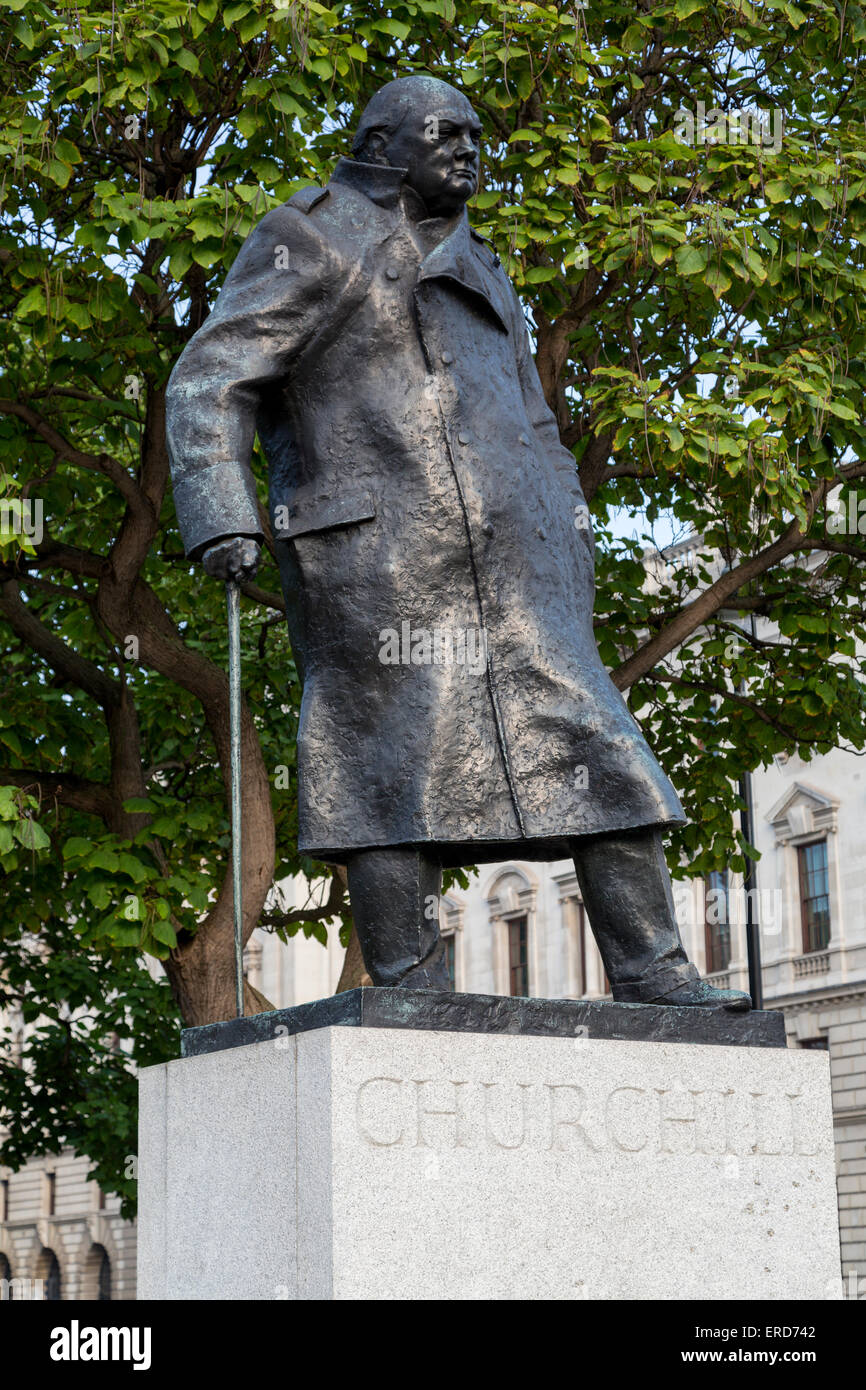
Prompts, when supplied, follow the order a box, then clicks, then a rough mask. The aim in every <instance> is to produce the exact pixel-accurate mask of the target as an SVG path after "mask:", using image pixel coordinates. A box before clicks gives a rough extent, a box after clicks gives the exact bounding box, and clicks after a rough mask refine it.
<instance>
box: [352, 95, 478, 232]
mask: <svg viewBox="0 0 866 1390" xmlns="http://www.w3.org/2000/svg"><path fill="white" fill-rule="evenodd" d="M480 149H481V124H480V122H479V120H478V117H477V116H476V115H475V112H474V111H473V109H472V106H471V105H470V103H469V102H468V101H467V99H466V97H465V96H464V95H463V93H462V92H459V91H458V90H457V88H456V87H451V86H449V84H448V83H447V82H442V81H440V80H439V78H438V77H428V76H425V75H423V74H419V75H418V76H413V77H398V78H396V79H395V81H393V82H388V83H386V85H385V86H384V87H381V88H380V89H379V91H378V92H377V93H376V94H375V96H374V97H372V98H371V100H370V101H369V102H368V104H367V106H366V107H365V109H364V112H363V114H362V116H361V120H360V122H359V123H358V130H357V133H356V135H355V139H354V142H353V145H352V153H353V155H354V156H355V158H356V159H362V160H365V161H367V162H368V163H371V164H390V165H392V166H394V167H395V168H400V169H405V170H406V171H407V174H406V182H407V183H408V184H409V185H410V187H412V188H414V190H415V192H416V193H417V194H418V195H419V197H420V198H421V199H422V200H423V201H424V203H425V204H426V206H427V208H428V211H429V212H430V214H431V216H449V215H451V214H453V213H455V212H457V211H458V210H459V209H460V208H461V207H462V206H463V204H464V203H465V202H466V200H467V199H468V198H471V197H472V194H473V193H474V192H475V190H476V188H477V186H478V169H479V161H480Z"/></svg>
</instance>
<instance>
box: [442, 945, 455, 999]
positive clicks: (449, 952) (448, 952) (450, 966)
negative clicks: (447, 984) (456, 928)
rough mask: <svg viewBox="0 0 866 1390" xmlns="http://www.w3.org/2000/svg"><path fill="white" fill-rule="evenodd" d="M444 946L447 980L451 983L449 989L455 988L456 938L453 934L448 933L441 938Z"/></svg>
mask: <svg viewBox="0 0 866 1390" xmlns="http://www.w3.org/2000/svg"><path fill="white" fill-rule="evenodd" d="M442 941H443V944H444V946H445V968H446V970H447V971H448V979H449V980H450V981H451V988H452V989H456V988H457V937H456V936H455V934H454V932H453V931H452V932H449V933H448V935H447V936H443V937H442Z"/></svg>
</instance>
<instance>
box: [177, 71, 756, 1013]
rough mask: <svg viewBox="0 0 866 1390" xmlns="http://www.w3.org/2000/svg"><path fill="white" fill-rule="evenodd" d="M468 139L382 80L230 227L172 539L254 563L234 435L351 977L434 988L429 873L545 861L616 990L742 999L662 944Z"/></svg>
mask: <svg viewBox="0 0 866 1390" xmlns="http://www.w3.org/2000/svg"><path fill="white" fill-rule="evenodd" d="M480 140H481V127H480V124H479V122H478V119H477V117H476V115H475V113H474V111H473V109H472V107H471V106H470V104H469V102H468V101H467V99H466V98H465V97H464V96H463V95H462V93H460V92H459V91H457V90H456V89H455V88H453V87H451V86H448V85H447V84H446V83H444V82H441V81H438V80H437V79H435V78H432V77H425V76H415V77H407V78H401V79H398V80H396V81H394V82H389V83H388V84H387V85H386V86H385V87H383V88H382V89H381V90H380V91H379V92H377V94H376V95H375V96H374V97H373V99H372V100H371V101H370V103H369V105H368V106H367V108H366V110H365V111H364V113H363V115H362V117H361V122H360V125H359V127H358V131H357V134H356V136H355V140H354V144H353V148H352V157H351V158H343V159H340V161H339V162H338V164H337V166H336V168H335V170H334V174H333V177H332V178H331V181H330V183H329V184H328V185H327V187H326V188H305V189H303V190H302V191H301V192H300V193H297V194H295V196H294V197H293V198H291V199H290V200H289V201H288V202H287V203H286V204H285V205H284V206H282V207H280V208H277V209H276V210H274V211H273V212H270V213H268V214H267V216H266V217H264V218H263V219H262V221H261V222H260V223H259V225H258V226H257V227H256V228H255V230H254V231H253V232H252V234H251V235H250V236H249V238H248V239H247V241H246V243H245V244H244V246H243V248H242V250H241V252H240V254H239V255H238V257H237V260H236V261H235V263H234V265H233V266H232V269H231V271H230V273H229V275H228V276H227V278H226V281H225V285H224V288H223V290H222V292H221V294H220V296H219V299H218V300H217V303H216V306H215V308H214V310H213V312H212V313H211V314H210V317H209V318H208V319H207V320H206V322H205V323H204V324H203V326H202V327H201V328H200V329H199V331H198V332H197V333H196V334H195V336H194V337H193V338H192V340H191V341H190V343H189V344H188V346H187V348H186V350H185V351H184V353H183V355H182V357H181V358H180V361H179V362H178V364H177V366H176V367H175V369H174V372H173V374H172V377H171V382H170V386H169V400H168V431H169V448H170V453H171V459H172V470H173V477H174V495H175V502H176V506H177V514H178V519H179V522H180V527H181V532H182V535H183V539H184V544H185V547H186V552H187V554H188V555H189V556H190V557H191V558H193V559H201V560H202V563H203V565H204V568H205V570H206V571H207V572H208V573H209V574H211V575H213V576H216V577H220V578H223V579H226V578H235V579H241V580H243V579H249V578H251V577H252V576H253V575H254V574H255V572H256V568H257V565H258V561H259V547H260V544H261V542H262V540H263V532H262V527H261V524H260V520H259V512H258V506H257V500H256V492H255V486H254V481H253V476H252V473H251V470H250V457H251V451H252V446H253V441H254V437H255V434H256V432H258V436H259V439H260V440H261V443H262V446H263V449H264V452H265V455H266V457H267V459H268V463H269V493H270V514H271V521H272V525H273V534H274V540H275V547H276V551H277V556H278V560H279V567H280V574H281V580H282V587H283V593H284V595H285V600H286V607H287V612H288V624H289V632H290V635H291V641H292V646H293V649H294V652H295V656H296V661H297V665H298V670H299V674H300V677H301V680H302V681H303V698H302V703H301V713H300V724H299V729H298V775H299V794H300V806H299V827H300V829H299V845H300V848H301V849H302V850H303V851H304V852H305V853H307V854H310V855H312V856H314V857H315V858H317V859H322V860H324V861H326V862H332V863H343V864H345V865H346V866H347V872H348V882H349V893H350V898H351V905H352V912H353V916H354V921H355V925H356V928H357V932H358V937H359V940H360V944H361V949H362V951H363V955H364V960H365V963H366V966H367V970H368V972H369V974H370V976H371V978H372V980H373V981H374V983H375V984H377V985H397V986H405V987H411V988H416V989H447V988H448V987H449V983H448V977H447V973H446V969H445V964H444V957H443V949H442V943H441V941H440V939H439V926H438V919H437V914H436V912H435V911H433V912H431V911H430V903H431V902H434V903H435V902H438V895H439V892H440V889H441V875H442V868H443V866H449V865H450V866H454V865H462V864H471V863H479V862H489V861H497V860H502V859H505V858H520V859H534V860H552V859H559V858H563V857H565V856H571V857H572V858H573V859H574V863H575V868H576V872H577V877H578V881H579V884H580V887H581V891H582V894H583V899H584V902H585V904H586V908H587V912H588V915H589V920H590V923H591V926H592V929H593V932H594V934H595V937H596V940H597V942H598V945H599V949H600V951H601V955H602V957H603V960H604V964H605V968H606V970H607V974H608V978H609V980H610V983H611V988H612V991H613V996H614V998H615V999H617V1000H624V1001H631V1002H635V1003H662V1004H680V1005H682V1004H685V1005H704V1006H711V1007H713V1006H715V1007H724V1008H728V1009H748V1008H749V1006H750V999H749V996H748V995H747V994H743V993H739V992H736V991H731V990H719V989H714V988H713V987H711V986H710V985H709V984H707V983H706V982H705V981H704V980H702V979H701V978H700V977H699V975H698V972H697V970H696V969H695V967H694V966H693V965H691V964H690V963H689V961H688V959H687V957H686V954H685V951H684V949H683V945H682V942H681V940H680V935H679V931H678V928H677V924H676V918H675V915H674V906H673V898H672V893H671V886H670V879H669V875H668V871H667V867H666V864H665V860H664V855H663V851H662V839H661V833H662V831H663V830H664V828H665V827H669V826H673V825H676V824H680V823H682V821H683V812H682V808H681V806H680V803H679V800H678V798H677V796H676V793H675V792H674V789H673V787H672V786H671V784H670V782H669V781H668V779H667V777H666V776H665V775H664V773H663V772H662V770H661V768H660V767H659V765H658V763H657V762H656V760H655V758H654V757H653V756H652V754H651V752H650V750H649V748H648V746H647V744H646V742H645V741H644V739H643V737H642V735H641V733H640V730H639V728H638V726H637V724H636V723H635V721H634V719H633V718H632V716H631V714H630V713H629V711H628V709H627V707H626V704H625V702H624V700H623V698H622V696H621V695H620V694H619V692H618V691H617V690H616V688H615V687H614V685H613V684H612V682H611V681H610V679H609V677H608V675H607V673H606V672H605V670H604V667H603V666H602V663H601V660H600V658H599V655H598V652H597V649H596V645H595V641H594V638H593V628H592V608H593V594H594V576H593V540H592V535H591V531H590V530H589V529H588V526H586V525H581V524H580V522H581V521H582V519H583V518H585V516H586V510H585V502H584V498H583V493H582V492H581V488H580V483H579V480H578V474H577V469H576V466H575V461H574V458H573V456H572V454H571V453H570V452H569V451H568V450H567V449H566V448H565V447H564V446H563V445H562V444H561V443H560V439H559V435H558V431H557V426H556V422H555V420H554V417H553V415H552V413H551V411H550V410H549V409H548V406H547V404H546V402H545V400H544V396H543V394H542V390H541V385H540V382H539V379H538V375H537V372H536V369H535V365H534V362H533V359H532V355H531V352H530V346H529V341H528V337H527V330H526V324H525V321H524V316H523V312H522V310H521V307H520V304H519V302H518V299H517V296H516V294H515V292H514V290H513V288H512V286H511V284H510V282H509V280H508V278H507V276H506V274H505V272H504V270H503V269H502V266H501V265H500V263H499V260H498V259H497V257H496V256H495V254H494V253H493V251H492V250H491V249H490V247H489V246H488V245H487V244H486V243H485V242H484V240H483V239H482V238H481V237H479V236H478V235H477V233H475V232H474V231H473V230H472V228H471V227H470V225H469V222H468V220H467V213H466V206H465V205H466V202H467V200H468V199H469V198H470V197H471V196H472V194H473V193H474V192H475V191H476V187H477V182H478V170H479V157H480ZM576 523H577V524H576Z"/></svg>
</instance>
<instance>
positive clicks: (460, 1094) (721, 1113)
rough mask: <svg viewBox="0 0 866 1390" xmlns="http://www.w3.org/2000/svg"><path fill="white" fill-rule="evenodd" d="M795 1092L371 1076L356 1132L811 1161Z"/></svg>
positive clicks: (394, 1138)
mask: <svg viewBox="0 0 866 1390" xmlns="http://www.w3.org/2000/svg"><path fill="white" fill-rule="evenodd" d="M801 1099H802V1098H801V1096H800V1094H799V1092H796V1091H782V1092H773V1093H771V1092H767V1091H745V1090H743V1091H740V1090H734V1089H733V1088H728V1089H726V1090H710V1089H708V1090H696V1089H693V1088H689V1087H687V1086H685V1085H682V1084H680V1083H679V1082H676V1081H674V1082H672V1083H671V1085H670V1086H639V1085H621V1086H615V1087H614V1088H613V1089H612V1090H607V1089H606V1090H601V1089H597V1090H592V1089H591V1088H590V1087H588V1086H579V1085H576V1084H574V1083H572V1082H552V1081H530V1080H526V1081H495V1080H492V1079H491V1080H482V1081H478V1080H472V1081H470V1080H463V1079H456V1080H447V1081H443V1080H439V1079H432V1078H428V1077H420V1076H419V1077H399V1076H370V1077H368V1078H367V1079H366V1080H364V1081H362V1082H361V1083H360V1085H359V1087H358V1091H357V1095H356V1100H355V1122H356V1126H357V1132H358V1135H359V1136H360V1138H361V1139H363V1140H364V1142H365V1143H367V1144H370V1145H371V1146H372V1147H374V1148H382V1149H386V1148H397V1147H403V1148H428V1149H432V1150H437V1151H440V1152H442V1151H445V1150H448V1149H479V1148H486V1149H491V1150H502V1151H503V1152H505V1151H509V1150H515V1149H522V1148H527V1149H533V1150H536V1151H542V1150H549V1151H552V1152H563V1153H565V1152H581V1151H582V1152H589V1153H601V1152H605V1151H614V1152H620V1153H635V1154H636V1153H655V1154H738V1155H747V1154H750V1153H752V1154H765V1155H773V1154H777V1155H786V1154H787V1155H791V1154H802V1155H810V1154H814V1153H815V1152H816V1149H815V1147H814V1145H813V1141H812V1137H811V1134H810V1129H811V1126H810V1123H809V1116H808V1114H807V1113H806V1112H805V1110H804V1108H803V1107H802V1106H801V1104H800V1102H801Z"/></svg>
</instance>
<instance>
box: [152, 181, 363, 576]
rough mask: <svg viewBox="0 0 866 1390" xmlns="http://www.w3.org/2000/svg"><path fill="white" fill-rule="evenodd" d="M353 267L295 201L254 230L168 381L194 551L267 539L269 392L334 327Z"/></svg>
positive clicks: (184, 521)
mask: <svg viewBox="0 0 866 1390" xmlns="http://www.w3.org/2000/svg"><path fill="white" fill-rule="evenodd" d="M347 278H348V268H347V267H346V266H345V263H344V262H343V261H341V258H340V257H339V256H338V254H337V253H336V252H335V251H334V250H333V249H332V248H331V247H330V246H329V245H328V242H327V241H326V239H325V237H324V236H323V234H322V231H321V229H320V228H319V227H317V225H316V219H314V218H311V217H310V216H308V215H307V214H306V213H305V212H303V211H301V210H300V209H299V208H298V207H293V206H292V204H291V203H287V204H285V205H284V206H283V207H281V208H276V209H275V210H274V211H273V212H270V213H268V215H267V216H266V217H264V218H263V219H262V221H261V222H260V223H259V224H258V226H257V227H256V228H255V229H254V230H253V231H252V232H251V234H250V235H249V237H248V238H247V240H246V241H245V242H244V245H243V246H242V248H241V250H240V252H239V254H238V257H237V259H236V260H235V262H234V264H233V266H232V268H231V270H230V271H229V274H228V276H227V277H226V281H225V284H224V286H223V289H222V291H221V293H220V295H219V298H218V300H217V302H216V305H215V307H214V309H213V312H212V313H211V314H210V316H209V317H208V318H207V319H206V321H205V322H204V324H203V325H202V327H201V328H200V329H199V331H198V332H197V333H196V334H195V336H194V337H193V338H192V339H191V340H190V342H189V343H188V344H187V346H186V348H185V349H184V351H183V353H182V355H181V357H180V359H179V361H178V362H177V365H176V366H175V368H174V371H173V372H172V374H171V378H170V380H169V384H168V392H167V400H166V415H167V435H168V450H169V457H170V459H171V471H172V479H173V483H174V500H175V508H176V510H177V518H178V524H179V526H180V531H181V536H182V538H183V543H184V548H185V551H186V554H187V555H189V556H190V557H191V558H193V559H197V558H198V557H199V556H200V555H201V553H202V551H203V550H204V549H205V548H206V547H207V546H208V545H209V544H211V543H212V542H214V541H216V540H219V539H220V538H221V537H223V536H238V535H247V536H255V537H256V538H257V539H260V538H261V535H262V529H261V523H260V521H259V512H258V502H257V498H256V488H255V481H254V479H253V474H252V469H251V467H250V459H251V456H252V450H253V444H254V441H255V433H256V418H257V415H258V410H259V404H260V401H261V397H262V393H263V392H264V391H266V390H268V389H269V388H270V387H272V386H273V385H274V383H276V382H279V381H280V380H281V379H282V378H284V377H285V376H286V375H287V374H288V373H290V372H291V369H292V365H293V363H294V362H296V361H297V359H298V358H299V357H300V356H301V354H302V353H303V352H304V349H305V348H306V347H307V346H308V344H309V343H310V342H311V341H312V339H313V338H314V337H317V336H318V334H319V333H320V332H321V331H322V330H323V329H324V328H326V327H327V324H328V321H329V319H330V317H331V315H332V314H333V312H334V309H335V306H336V304H337V303H338V301H339V298H340V291H341V289H342V288H343V286H344V284H345V281H346V279H347Z"/></svg>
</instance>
